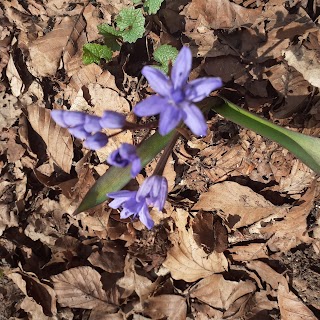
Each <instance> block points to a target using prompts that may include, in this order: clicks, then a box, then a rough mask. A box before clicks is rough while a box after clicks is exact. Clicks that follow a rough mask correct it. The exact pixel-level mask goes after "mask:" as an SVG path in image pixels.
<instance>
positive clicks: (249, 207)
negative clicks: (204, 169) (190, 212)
mask: <svg viewBox="0 0 320 320" xmlns="http://www.w3.org/2000/svg"><path fill="white" fill-rule="evenodd" d="M192 209H195V210H204V211H213V210H218V215H219V216H220V217H221V218H222V219H224V220H226V221H227V225H228V226H229V228H230V229H232V230H235V229H237V228H240V227H244V226H248V225H251V224H253V223H254V222H257V221H259V220H261V219H263V218H265V217H268V216H270V215H272V214H275V213H282V212H286V210H287V208H286V207H284V206H283V207H278V206H275V205H273V204H272V203H271V202H270V201H268V200H266V199H265V198H264V197H263V196H261V195H259V194H257V193H255V192H254V191H253V190H252V189H250V188H249V187H245V186H241V185H240V184H238V183H236V182H232V181H225V182H222V183H217V184H214V185H213V186H211V187H210V189H209V191H208V192H206V193H204V194H201V195H200V199H199V201H198V202H197V203H196V204H195V205H194V206H193V208H192Z"/></svg>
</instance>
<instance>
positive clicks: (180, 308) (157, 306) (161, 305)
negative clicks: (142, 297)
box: [143, 294, 187, 320]
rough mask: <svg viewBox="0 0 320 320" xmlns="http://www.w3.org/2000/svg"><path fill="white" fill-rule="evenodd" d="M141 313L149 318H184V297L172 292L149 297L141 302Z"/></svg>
mask: <svg viewBox="0 0 320 320" xmlns="http://www.w3.org/2000/svg"><path fill="white" fill-rule="evenodd" d="M143 313H144V314H146V315H148V316H149V317H151V319H163V318H165V319H168V320H185V319H186V316H187V303H186V298H184V297H181V296H178V295H173V294H163V295H160V296H156V297H151V298H149V299H147V300H146V301H145V302H144V303H143Z"/></svg>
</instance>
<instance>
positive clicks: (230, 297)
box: [190, 274, 256, 310]
mask: <svg viewBox="0 0 320 320" xmlns="http://www.w3.org/2000/svg"><path fill="white" fill-rule="evenodd" d="M255 290H256V286H255V284H254V283H253V282H251V281H239V282H236V281H228V280H225V279H224V278H223V276H222V275H221V274H213V275H211V276H208V277H206V278H204V279H203V280H201V281H199V282H198V283H197V284H196V285H195V286H194V287H192V289H191V290H190V296H191V297H192V298H197V299H199V300H200V301H202V302H204V303H206V304H208V305H210V306H211V307H213V308H217V309H224V310H228V309H229V308H230V307H231V305H232V304H233V303H234V302H235V301H236V300H237V299H239V298H241V297H243V296H245V295H247V294H251V293H253V292H254V291H255Z"/></svg>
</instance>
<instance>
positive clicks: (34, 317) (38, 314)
mask: <svg viewBox="0 0 320 320" xmlns="http://www.w3.org/2000/svg"><path fill="white" fill-rule="evenodd" d="M20 308H21V309H23V310H24V311H25V312H26V313H27V314H28V316H29V317H28V319H31V320H54V318H55V317H54V318H53V317H48V316H46V315H45V314H44V313H43V309H42V307H41V306H40V305H39V304H37V303H36V302H35V301H34V300H33V299H31V298H29V297H25V298H24V299H23V301H22V302H21V304H20Z"/></svg>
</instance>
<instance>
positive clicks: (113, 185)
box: [75, 130, 175, 214]
mask: <svg viewBox="0 0 320 320" xmlns="http://www.w3.org/2000/svg"><path fill="white" fill-rule="evenodd" d="M174 134H175V130H173V131H171V132H170V133H169V134H167V135H166V136H160V134H159V133H157V132H156V133H155V134H154V135H152V136H151V137H150V138H148V139H147V140H146V141H144V142H143V143H142V145H141V146H139V147H138V149H137V153H138V156H139V157H140V159H141V163H142V166H143V167H144V166H146V165H147V164H148V163H149V162H150V161H151V160H152V159H154V158H155V157H156V155H157V154H158V153H159V152H160V151H161V150H162V149H163V148H164V147H165V146H166V145H167V144H168V142H169V141H170V140H171V139H172V138H173V136H174ZM130 169H131V168H130V166H128V167H125V168H118V167H111V168H109V169H108V171H107V172H106V173H105V174H104V175H103V176H102V177H100V178H99V179H98V180H97V181H96V183H95V184H94V185H93V186H92V187H91V189H90V190H89V191H88V193H87V194H86V195H85V197H84V199H83V200H82V202H81V204H80V206H79V207H78V209H77V210H76V211H75V214H77V213H80V212H82V211H85V210H88V209H90V208H93V207H95V206H96V205H98V204H100V203H102V202H104V201H106V200H107V199H108V197H107V193H109V192H114V191H118V190H120V189H122V188H123V187H124V186H125V185H126V184H127V183H128V182H129V181H130V180H131V174H130Z"/></svg>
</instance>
